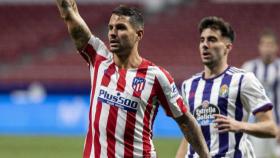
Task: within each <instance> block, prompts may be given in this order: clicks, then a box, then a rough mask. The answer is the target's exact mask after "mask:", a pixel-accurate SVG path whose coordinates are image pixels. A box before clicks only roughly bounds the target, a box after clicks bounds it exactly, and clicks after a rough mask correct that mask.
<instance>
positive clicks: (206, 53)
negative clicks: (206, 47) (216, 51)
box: [202, 51, 211, 57]
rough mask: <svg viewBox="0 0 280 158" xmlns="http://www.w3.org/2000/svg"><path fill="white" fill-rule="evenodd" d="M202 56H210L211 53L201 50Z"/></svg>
mask: <svg viewBox="0 0 280 158" xmlns="http://www.w3.org/2000/svg"><path fill="white" fill-rule="evenodd" d="M202 56H203V57H210V56H211V53H210V52H208V51H203V52H202Z"/></svg>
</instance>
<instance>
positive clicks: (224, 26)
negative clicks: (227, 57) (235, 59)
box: [199, 16, 235, 42]
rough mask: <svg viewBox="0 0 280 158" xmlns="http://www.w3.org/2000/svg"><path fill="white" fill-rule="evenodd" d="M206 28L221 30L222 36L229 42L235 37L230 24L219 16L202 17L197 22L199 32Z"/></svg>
mask: <svg viewBox="0 0 280 158" xmlns="http://www.w3.org/2000/svg"><path fill="white" fill-rule="evenodd" d="M207 28H210V29H214V30H219V31H221V34H222V36H223V37H226V38H228V39H229V40H230V41H231V42H233V41H234V39H235V33H234V31H233V29H232V27H231V26H230V24H229V23H228V22H226V21H224V19H222V18H220V17H216V16H210V17H205V18H203V19H202V20H201V21H200V23H199V32H200V33H202V31H203V30H205V29H207Z"/></svg>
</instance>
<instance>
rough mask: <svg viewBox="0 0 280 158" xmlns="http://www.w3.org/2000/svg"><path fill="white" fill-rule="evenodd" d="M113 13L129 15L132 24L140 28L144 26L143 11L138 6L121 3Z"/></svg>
mask: <svg viewBox="0 0 280 158" xmlns="http://www.w3.org/2000/svg"><path fill="white" fill-rule="evenodd" d="M112 14H116V15H119V16H128V17H130V23H131V24H132V25H134V26H135V27H138V28H139V27H140V28H142V29H143V28H144V18H143V15H142V12H141V11H140V10H138V9H137V8H132V7H128V6H125V5H120V6H119V7H117V8H115V9H114V10H113V12H112Z"/></svg>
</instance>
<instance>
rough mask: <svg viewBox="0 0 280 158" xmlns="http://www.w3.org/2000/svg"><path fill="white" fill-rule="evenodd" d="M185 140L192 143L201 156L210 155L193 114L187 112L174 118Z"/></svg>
mask: <svg viewBox="0 0 280 158" xmlns="http://www.w3.org/2000/svg"><path fill="white" fill-rule="evenodd" d="M176 121H177V123H178V124H179V126H180V128H181V130H182V132H183V134H184V136H185V138H186V140H187V141H188V142H189V143H190V144H191V145H192V147H193V148H194V150H195V151H196V152H197V153H198V155H199V156H200V157H201V158H208V157H210V154H209V150H208V147H207V145H206V142H205V140H204V137H203V135H202V132H201V130H200V128H199V126H198V125H197V123H196V121H195V119H194V118H193V116H192V115H191V114H189V113H187V114H184V115H182V116H180V117H178V118H176Z"/></svg>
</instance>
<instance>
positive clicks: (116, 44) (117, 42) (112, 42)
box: [110, 40, 120, 47]
mask: <svg viewBox="0 0 280 158" xmlns="http://www.w3.org/2000/svg"><path fill="white" fill-rule="evenodd" d="M119 44H120V42H119V41H118V40H110V46H111V47H116V46H118V45H119Z"/></svg>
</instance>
